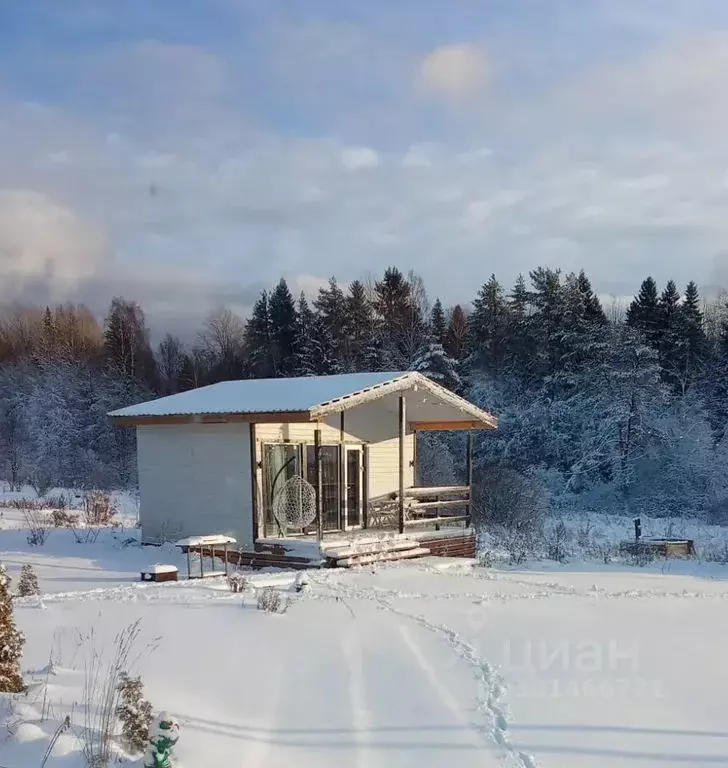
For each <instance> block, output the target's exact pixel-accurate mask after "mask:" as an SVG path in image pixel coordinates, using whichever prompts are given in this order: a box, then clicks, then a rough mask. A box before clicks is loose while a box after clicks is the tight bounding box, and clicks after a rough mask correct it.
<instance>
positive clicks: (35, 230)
mask: <svg viewBox="0 0 728 768" xmlns="http://www.w3.org/2000/svg"><path fill="white" fill-rule="evenodd" d="M105 256H106V243H105V242H104V238H103V237H102V236H101V235H100V234H99V233H98V232H97V231H95V230H94V229H93V228H92V227H91V226H90V225H89V224H87V223H86V222H84V221H82V220H81V219H80V218H79V217H78V216H77V215H76V214H75V213H74V212H73V211H72V210H70V209H69V208H66V207H64V206H62V205H59V204H58V203H56V202H54V201H53V200H51V199H50V198H49V197H47V196H45V195H42V194H40V193H38V192H34V191H31V190H7V189H6V190H0V291H1V292H2V298H3V299H5V300H7V299H13V298H16V297H17V296H18V295H19V294H21V293H22V291H23V290H24V289H25V288H27V286H28V285H37V284H42V285H43V286H45V288H46V289H47V290H48V291H49V293H50V295H51V296H52V297H53V298H55V299H63V298H66V297H67V296H68V295H69V293H71V292H72V291H74V290H76V289H77V288H78V287H79V285H80V284H81V283H82V282H83V281H84V280H87V279H88V278H90V277H91V276H92V275H93V274H94V273H95V272H96V270H97V269H98V267H99V266H100V265H101V263H102V262H103V261H104V259H105Z"/></svg>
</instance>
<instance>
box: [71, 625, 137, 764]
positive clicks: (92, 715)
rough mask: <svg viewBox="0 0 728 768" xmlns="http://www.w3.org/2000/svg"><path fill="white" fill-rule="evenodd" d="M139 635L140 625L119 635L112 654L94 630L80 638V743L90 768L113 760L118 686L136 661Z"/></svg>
mask: <svg viewBox="0 0 728 768" xmlns="http://www.w3.org/2000/svg"><path fill="white" fill-rule="evenodd" d="M140 631H141V627H140V622H139V621H135V622H134V623H133V624H130V625H129V626H128V627H126V628H125V629H123V630H121V632H119V634H117V635H116V637H115V638H114V642H113V645H112V648H111V650H110V651H108V650H105V649H104V648H103V647H99V643H98V640H97V638H96V634H95V631H94V629H93V628H92V629H91V631H90V633H89V634H88V635H87V636H85V637H81V638H80V643H81V644H82V645H83V647H84V649H85V652H86V658H85V668H84V686H83V704H84V727H83V730H82V733H81V741H82V743H83V756H84V758H85V760H86V764H87V765H88V766H89V767H90V768H91V767H92V768H103V767H104V766H107V765H108V764H109V762H110V760H111V757H112V752H113V741H114V731H115V727H116V716H117V710H118V707H119V704H120V700H121V691H120V688H119V684H120V683H121V681H122V675H123V674H124V673H125V672H126V670H128V669H131V668H132V666H133V665H134V663H135V661H136V659H135V658H134V659H133V658H132V655H133V654H134V651H135V646H136V645H137V641H138V639H139V634H140ZM145 650H150V648H149V647H148V648H147V649H145ZM142 652H143V651H142Z"/></svg>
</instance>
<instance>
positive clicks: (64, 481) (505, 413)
mask: <svg viewBox="0 0 728 768" xmlns="http://www.w3.org/2000/svg"><path fill="white" fill-rule="evenodd" d="M636 288H637V289H638V290H637V293H636V295H635V298H634V300H633V301H632V302H631V304H629V305H628V306H626V307H624V308H621V307H604V306H602V305H601V303H600V301H599V299H598V297H597V296H596V294H595V292H594V290H593V288H592V286H591V284H590V281H589V279H588V277H587V275H586V274H585V273H584V272H581V273H579V274H578V275H577V274H568V275H564V274H562V273H560V272H559V271H558V270H552V269H545V268H539V269H536V270H534V271H532V272H531V273H530V275H529V276H528V278H524V277H520V278H519V279H518V280H517V281H516V283H515V285H514V286H512V287H510V288H508V287H505V286H503V285H501V284H500V283H499V282H498V281H497V279H496V278H495V276H492V277H490V279H488V280H487V281H486V282H484V283H483V284H482V286H481V287H480V289H479V290H478V292H477V295H475V296H474V297H466V299H467V303H465V302H464V303H463V305H459V304H458V305H455V306H447V307H446V306H443V304H442V303H441V302H440V300H439V299H437V298H436V297H433V296H428V292H427V290H426V287H425V285H424V283H423V281H422V280H421V279H420V278H419V277H418V276H417V275H415V274H412V273H410V274H408V275H405V274H403V273H402V272H400V271H399V270H398V269H396V268H394V267H392V268H390V269H388V270H387V271H386V272H385V274H384V275H383V276H382V277H381V278H380V279H375V280H372V281H368V282H366V283H365V282H362V281H354V282H352V283H350V284H348V285H347V286H346V287H342V286H341V285H339V284H338V283H337V281H336V280H335V279H334V278H331V280H330V281H329V283H328V285H327V286H325V287H324V288H322V289H320V290H319V292H318V295H317V296H315V297H311V298H310V299H309V298H307V297H306V296H304V295H301V296H298V297H296V296H292V295H291V292H290V291H289V289H288V287H287V285H286V282H285V281H284V280H281V281H280V282H279V283H278V285H276V286H275V287H274V288H273V289H272V290H270V291H267V292H263V293H262V294H261V295H260V296H259V298H258V299H257V301H256V303H255V306H254V307H253V309H252V312H251V314H250V317H248V318H242V317H239V316H238V315H236V314H235V313H234V312H232V311H231V310H230V309H226V308H222V309H219V310H217V311H215V312H213V313H212V314H210V315H209V316H208V317H207V318H206V319H205V321H204V323H203V324H202V327H201V328H200V329H199V333H198V334H197V335H196V338H195V340H194V342H193V343H191V344H190V343H183V342H182V341H180V339H179V338H178V337H177V336H175V335H174V333H167V335H165V336H164V338H163V339H162V341H161V342H160V343H159V344H155V345H154V346H153V345H152V344H151V342H150V332H149V328H148V327H147V322H146V319H145V315H144V311H143V309H142V308H141V307H140V306H139V305H138V304H137V303H135V302H134V301H133V300H129V299H128V298H115V299H114V300H113V301H112V303H111V306H110V307H109V309H108V313H107V315H106V317H105V318H104V319H103V321H100V320H99V319H97V318H95V317H94V316H93V315H92V313H91V312H90V311H89V310H88V309H87V308H85V307H83V306H79V305H70V304H66V305H62V306H56V307H53V306H50V307H31V308H28V307H21V308H18V307H16V308H13V309H7V310H5V311H4V313H3V315H2V318H1V321H0V322H1V325H0V473H2V476H3V477H4V478H5V480H6V482H9V483H10V484H11V485H12V486H19V485H22V484H25V483H29V484H31V485H32V486H33V487H35V488H36V490H38V491H39V492H43V491H44V490H45V489H47V488H50V487H54V486H65V487H77V488H92V487H93V488H133V487H134V485H135V483H136V470H135V456H134V447H135V446H134V433H133V430H125V429H123V428H118V427H113V426H111V424H110V423H109V421H108V419H107V418H106V416H105V414H106V413H107V412H108V411H109V410H111V409H113V408H116V407H120V406H123V405H128V404H130V403H133V402H136V401H140V400H144V399H148V398H151V397H154V396H157V395H167V394H172V393H176V392H180V391H184V390H187V389H191V388H194V387H199V386H203V385H205V384H210V383H214V382H217V381H222V380H226V379H236V378H247V377H251V378H252V377H258V378H261V377H281V376H309V375H317V374H332V373H344V372H353V371H365V370H366V371H374V370H387V371H398V370H419V371H421V372H423V373H426V374H427V375H429V376H432V377H433V378H435V379H436V380H437V381H439V382H440V383H442V384H444V385H445V386H447V387H449V388H451V389H453V390H454V391H456V392H458V393H460V394H463V395H465V396H466V397H468V398H469V399H471V400H473V401H474V402H476V403H477V404H479V405H481V406H482V407H485V408H487V409H489V410H491V411H493V412H494V413H495V414H496V415H497V416H498V417H499V420H500V429H499V430H498V431H497V432H486V433H480V434H478V435H477V437H476V453H475V459H476V462H475V482H476V485H477V487H478V488H479V489H480V490H481V492H482V493H484V494H486V495H488V494H489V495H490V496H489V497H492V498H493V499H495V498H503V499H504V502H503V503H504V504H508V503H509V499H511V500H513V499H514V496H513V494H516V495H517V496H518V499H519V501H518V502H517V503H516V502H514V503H515V506H518V504H519V503H520V505H521V506H523V505H524V503H525V507H526V509H536V508H538V510H539V511H541V512H556V513H558V512H560V511H571V510H588V511H603V512H605V513H609V512H621V513H624V512H626V513H629V514H652V515H657V516H663V515H664V516H667V515H670V516H673V515H680V516H682V515H685V516H692V515H695V516H700V517H702V518H704V519H707V520H710V521H714V522H723V521H728V473H726V471H725V467H726V466H727V465H728V434H726V424H727V423H728V391H727V390H728V309H727V308H726V304H725V301H722V300H711V301H704V300H703V298H701V296H700V295H699V292H698V288H697V287H696V285H695V284H694V283H692V282H691V283H689V284H688V285H687V286H685V287H684V289H683V288H679V287H678V286H676V285H675V284H674V283H673V282H671V281H670V282H668V283H667V284H666V285H664V286H658V285H657V284H656V283H655V281H654V280H653V279H652V278H650V277H648V278H647V279H645V280H644V281H643V282H642V284H641V285H640V286H636ZM463 440H464V438H463V436H462V435H457V434H453V435H449V434H447V433H439V434H436V435H433V436H429V437H427V438H425V439H423V445H422V450H421V453H420V457H421V459H420V471H421V473H422V475H423V477H422V479H423V480H424V481H429V482H449V481H454V480H458V479H460V480H462V479H463V476H462V473H463V466H462V464H463V455H464V450H463V445H462V443H463ZM504 483H505V484H506V486H507V487H504ZM508 483H510V485H508ZM509 494H510V496H509ZM524 499H525V502H524Z"/></svg>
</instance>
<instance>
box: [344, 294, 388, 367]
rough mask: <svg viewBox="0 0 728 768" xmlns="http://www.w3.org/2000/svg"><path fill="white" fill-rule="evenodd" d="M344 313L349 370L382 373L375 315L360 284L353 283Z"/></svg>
mask: <svg viewBox="0 0 728 768" xmlns="http://www.w3.org/2000/svg"><path fill="white" fill-rule="evenodd" d="M344 310H345V320H344V335H345V344H344V346H345V354H344V359H345V361H346V363H345V364H346V370H348V371H377V370H379V367H380V354H379V348H378V345H377V338H376V333H375V328H374V311H373V309H372V305H371V302H370V301H369V298H368V296H367V292H366V288H365V287H364V284H363V283H362V282H361V281H360V280H354V282H353V283H351V285H350V286H349V291H348V293H347V295H346V299H345V305H344Z"/></svg>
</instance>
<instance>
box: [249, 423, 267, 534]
mask: <svg viewBox="0 0 728 768" xmlns="http://www.w3.org/2000/svg"><path fill="white" fill-rule="evenodd" d="M249 430H250V431H249V440H250V491H251V509H252V515H253V541H254V542H255V541H257V539H258V536H259V534H260V521H259V520H258V514H259V512H258V462H257V461H256V454H257V453H258V446H257V443H256V435H255V424H254V423H253V422H252V421H251V422H250V428H249ZM265 534H266V530H265V519H264V520H263V536H265Z"/></svg>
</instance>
